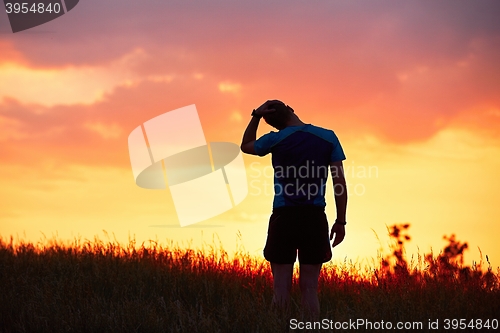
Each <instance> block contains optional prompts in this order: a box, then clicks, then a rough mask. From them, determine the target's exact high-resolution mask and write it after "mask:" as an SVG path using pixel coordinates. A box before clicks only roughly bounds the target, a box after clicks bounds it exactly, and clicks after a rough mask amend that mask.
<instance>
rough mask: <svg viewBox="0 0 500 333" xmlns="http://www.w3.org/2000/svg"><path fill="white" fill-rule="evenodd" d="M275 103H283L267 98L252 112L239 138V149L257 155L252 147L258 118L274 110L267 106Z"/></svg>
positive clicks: (255, 136) (255, 137)
mask: <svg viewBox="0 0 500 333" xmlns="http://www.w3.org/2000/svg"><path fill="white" fill-rule="evenodd" d="M275 103H283V102H281V101H278V100H268V101H266V102H265V103H264V104H262V105H261V106H259V107H258V108H257V109H255V110H253V112H252V119H251V120H250V122H249V123H248V126H247V129H246V130H245V133H244V134H243V139H242V140H241V146H240V147H241V151H242V152H244V153H247V154H252V155H257V153H256V152H255V149H254V142H255V140H256V139H257V128H258V127H259V121H260V118H262V117H263V116H265V115H266V114H267V113H271V112H274V111H276V110H275V109H270V108H269V106H270V105H272V104H275Z"/></svg>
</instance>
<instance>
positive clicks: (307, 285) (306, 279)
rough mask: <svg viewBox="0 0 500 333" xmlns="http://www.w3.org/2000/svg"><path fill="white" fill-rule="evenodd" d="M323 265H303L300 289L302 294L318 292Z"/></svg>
mask: <svg viewBox="0 0 500 333" xmlns="http://www.w3.org/2000/svg"><path fill="white" fill-rule="evenodd" d="M320 270H321V264H319V265H301V267H300V277H299V287H300V290H301V291H302V292H311V291H314V292H316V291H317V290H318V279H319V272H320Z"/></svg>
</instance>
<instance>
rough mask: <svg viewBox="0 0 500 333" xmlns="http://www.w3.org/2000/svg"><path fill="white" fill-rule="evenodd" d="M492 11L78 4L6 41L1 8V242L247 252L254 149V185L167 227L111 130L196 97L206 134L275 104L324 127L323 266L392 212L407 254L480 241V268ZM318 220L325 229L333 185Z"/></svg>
mask: <svg viewBox="0 0 500 333" xmlns="http://www.w3.org/2000/svg"><path fill="white" fill-rule="evenodd" d="M0 8H3V6H0ZM499 15H500V2H498V1H495V0H492V1H470V0H467V1H459V0H453V1H430V0H429V1H428V0H422V1H376V0H370V1H348V0H345V1H337V0H318V1H295V0H292V1H290V0H274V1H260V0H259V1H221V0H210V1H207V0H203V1H160V0H145V1H131V0H120V1H97V0H84V1H80V3H79V4H78V5H77V6H76V7H75V8H74V9H73V10H72V11H71V12H69V13H67V14H66V15H63V16H62V17H60V18H58V19H56V20H54V21H51V22H49V23H46V24H44V25H41V26H38V27H35V28H33V29H29V30H26V31H22V32H19V33H15V34H14V33H12V31H11V28H10V26H9V22H8V18H7V15H6V13H5V11H4V10H2V11H0V199H1V201H0V235H1V236H2V238H4V239H5V238H9V237H10V236H11V235H12V236H14V238H15V239H23V240H30V241H35V242H36V241H38V240H41V239H43V238H44V235H45V236H46V237H47V238H52V237H54V236H57V238H58V239H62V240H72V239H75V237H81V238H82V239H85V238H88V239H93V238H94V236H95V235H97V236H99V238H101V239H103V240H106V239H107V238H106V235H105V233H104V231H106V232H107V234H108V235H109V237H111V238H112V239H113V236H112V235H113V234H114V235H115V236H116V239H117V240H119V241H121V242H126V241H127V240H128V238H129V236H130V237H133V236H134V235H135V239H136V241H137V242H138V243H141V242H143V241H145V240H148V239H158V240H159V241H161V242H167V240H169V241H173V242H175V243H178V244H179V245H181V246H200V244H203V243H205V244H208V245H210V244H213V242H214V241H215V242H216V244H217V245H218V244H219V240H220V241H221V242H222V245H223V246H224V248H226V249H227V250H229V251H232V250H233V249H234V248H236V247H237V246H244V248H245V250H246V251H248V252H250V254H253V255H258V256H261V254H262V249H263V246H264V243H265V238H266V232H267V223H268V218H269V215H270V212H271V206H272V194H271V193H268V194H266V193H264V187H263V184H264V182H265V181H269V182H270V181H272V177H266V176H264V175H261V177H257V174H258V173H259V172H257V171H256V169H258V170H264V169H265V168H266V167H267V168H268V167H269V165H270V158H269V156H266V157H264V158H260V157H254V156H248V155H245V156H244V159H245V163H246V166H247V177H248V181H249V183H250V182H251V181H252V180H254V181H255V183H254V184H257V188H252V187H250V188H249V195H248V197H247V198H246V199H245V200H244V201H243V202H242V203H241V204H240V205H238V206H237V207H235V208H233V209H232V210H230V211H227V212H226V213H224V214H222V215H219V216H217V217H214V218H212V219H209V220H206V221H204V222H202V223H199V224H196V225H193V226H190V227H184V228H181V227H180V226H179V222H178V220H177V216H176V212H175V208H174V205H173V203H172V198H171V196H170V193H169V191H168V190H163V191H162V190H146V189H142V188H140V187H138V186H137V185H136V184H135V183H134V178H133V175H132V171H131V165H130V160H129V155H128V147H127V138H128V135H129V134H130V132H131V131H132V130H133V129H134V128H136V127H137V126H139V125H140V124H142V123H144V122H145V121H147V120H149V119H151V118H153V117H155V116H158V115H160V114H163V113H165V112H168V111H170V110H174V109H177V108H180V107H183V106H186V105H190V104H195V105H196V107H197V109H198V113H199V117H200V120H201V123H202V126H203V129H204V134H205V138H206V140H207V141H228V142H234V143H237V144H239V143H240V142H241V137H242V134H243V131H244V130H245V128H246V125H247V123H248V121H249V119H250V113H251V111H252V109H254V108H256V107H258V106H259V105H260V104H261V103H262V102H264V101H265V100H267V99H281V100H283V101H284V102H285V103H287V104H289V105H290V106H292V107H293V108H294V109H295V112H296V113H297V115H298V116H299V117H300V118H301V119H302V120H303V121H304V122H306V123H312V124H315V125H318V126H322V127H326V128H330V129H332V130H334V131H335V133H336V134H337V136H338V137H339V139H340V141H341V143H342V145H343V148H344V151H345V153H346V156H347V160H345V161H344V165H345V167H346V172H347V181H348V183H349V190H350V191H349V194H350V198H349V204H348V213H347V221H348V225H347V227H346V231H347V236H346V239H345V241H344V243H342V244H341V245H340V246H339V247H338V248H335V250H334V260H339V261H341V260H344V259H345V258H347V259H348V260H353V261H356V260H357V261H359V262H366V263H370V262H371V260H372V258H375V257H376V256H377V251H378V250H379V248H380V247H384V248H385V249H386V251H387V242H388V237H387V230H386V226H390V225H393V224H395V223H406V222H407V223H410V224H411V228H410V230H409V233H410V235H411V236H412V241H411V243H409V245H408V247H407V251H408V253H409V254H414V253H417V252H419V251H420V253H421V254H422V253H424V252H425V253H427V252H429V251H430V250H431V249H432V250H434V252H435V253H437V252H438V251H439V250H440V249H442V248H443V247H444V245H445V244H446V242H445V241H444V240H443V235H451V234H455V235H456V236H457V239H458V240H460V241H467V242H468V243H469V251H468V254H467V256H466V263H467V264H471V263H472V260H476V261H479V259H480V254H479V250H478V248H480V250H481V251H482V253H483V255H488V256H489V258H490V261H491V263H492V264H493V265H494V266H495V267H496V266H498V265H500V245H499V244H500V242H499V241H498V239H497V238H498V235H499V234H500V226H499V222H500V207H499V203H498V202H499V199H498V196H499V195H498V191H499V188H500V174H499V170H500V131H499V129H500V61H499V59H500V20H499V19H498V17H499ZM270 130H272V129H271V127H269V126H268V125H267V124H265V123H263V122H262V123H261V126H260V128H259V135H262V134H265V133H267V132H269V131H270ZM252 163H255V164H253V166H255V167H251V165H252ZM258 189H261V190H262V191H258ZM327 213H328V216H329V218H330V222H333V221H334V219H335V206H334V201H333V197H332V191H329V193H328V194H327ZM377 235H378V237H377Z"/></svg>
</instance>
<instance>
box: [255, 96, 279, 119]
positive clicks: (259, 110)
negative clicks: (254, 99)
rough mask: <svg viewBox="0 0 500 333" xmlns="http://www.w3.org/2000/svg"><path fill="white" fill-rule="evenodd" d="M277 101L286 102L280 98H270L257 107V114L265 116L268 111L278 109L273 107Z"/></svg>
mask: <svg viewBox="0 0 500 333" xmlns="http://www.w3.org/2000/svg"><path fill="white" fill-rule="evenodd" d="M277 103H280V104H285V103H283V102H282V101H280V100H277V99H270V100H268V101H266V102H265V103H264V104H262V105H261V106H259V107H258V108H257V109H255V114H256V115H257V116H259V117H263V116H265V115H266V114H268V113H271V112H274V111H276V109H273V108H272V105H273V104H277Z"/></svg>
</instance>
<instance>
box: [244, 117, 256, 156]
mask: <svg viewBox="0 0 500 333" xmlns="http://www.w3.org/2000/svg"><path fill="white" fill-rule="evenodd" d="M260 118H261V117H259V116H252V119H250V122H249V123H248V126H247V129H246V130H245V133H244V134H243V139H242V140H241V151H242V152H244V153H247V154H252V155H257V153H256V152H255V149H254V146H253V144H254V142H255V140H256V139H257V128H258V127H259V121H260Z"/></svg>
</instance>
